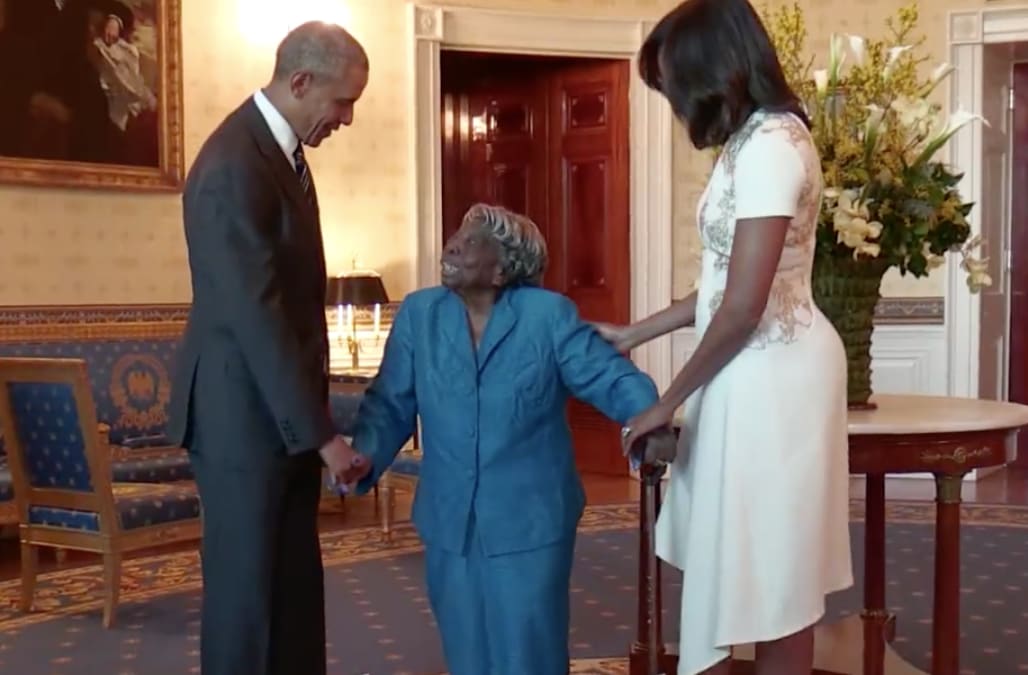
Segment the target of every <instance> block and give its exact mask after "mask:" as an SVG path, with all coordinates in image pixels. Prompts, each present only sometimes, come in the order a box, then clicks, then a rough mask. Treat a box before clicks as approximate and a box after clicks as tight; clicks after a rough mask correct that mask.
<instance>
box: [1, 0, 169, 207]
mask: <svg viewBox="0 0 1028 675" xmlns="http://www.w3.org/2000/svg"><path fill="white" fill-rule="evenodd" d="M179 3H180V0H0V82H2V83H3V105H0V182H3V183H18V184H30V185H43V186H66V187H92V188H115V189H135V190H177V189H179V188H180V187H181V184H182V175H183V158H182V69H181V64H182V57H181V27H180V4H179Z"/></svg>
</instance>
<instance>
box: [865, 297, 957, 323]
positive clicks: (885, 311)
mask: <svg viewBox="0 0 1028 675" xmlns="http://www.w3.org/2000/svg"><path fill="white" fill-rule="evenodd" d="M945 321H946V299H945V298H941V297H934V298H933V297H925V298H882V299H881V300H880V301H879V302H878V307H877V308H876V309H875V323H876V324H943V323H945Z"/></svg>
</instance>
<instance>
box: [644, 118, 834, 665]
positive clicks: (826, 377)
mask: <svg viewBox="0 0 1028 675" xmlns="http://www.w3.org/2000/svg"><path fill="white" fill-rule="evenodd" d="M821 190H822V184H821V166H820V161H819V158H818V154H817V149H816V147H815V146H814V143H813V139H812V138H811V136H810V133H809V131H808V130H807V128H806V126H805V125H804V124H803V122H802V121H801V120H800V119H799V118H797V117H795V116H794V115H791V114H788V113H770V112H765V111H757V112H756V113H754V114H753V115H752V116H751V117H750V119H749V120H748V121H747V122H746V123H745V124H744V126H743V128H741V129H740V130H739V131H738V132H736V133H735V134H734V135H733V136H732V138H730V139H729V141H728V142H727V143H726V145H725V147H724V148H723V151H722V154H721V156H720V157H719V158H718V162H717V165H716V166H715V168H714V171H713V174H712V175H711V178H710V181H709V182H708V184H707V187H706V190H705V192H704V194H703V196H702V197H701V199H700V204H699V207H698V221H699V229H700V236H701V239H702V243H703V262H702V272H701V277H700V286H699V291H698V292H699V295H698V300H697V304H696V330H697V332H698V333H699V334H700V335H702V334H703V332H704V331H705V330H706V327H707V326H708V325H709V323H710V320H711V317H712V316H713V315H714V313H715V312H716V311H717V308H718V305H719V303H720V302H721V299H722V298H723V296H724V289H725V282H726V278H727V272H728V265H729V259H730V254H731V251H732V241H733V238H734V235H735V231H736V227H737V221H739V220H742V219H748V218H759V217H764V216H788V217H791V218H792V223H791V224H790V226H789V230H788V233H787V235H786V239H785V247H784V250H783V252H782V256H781V259H780V261H779V264H778V269H777V272H776V275H775V279H774V284H773V286H772V288H771V294H770V297H769V298H768V303H767V308H766V309H765V311H764V315H763V319H762V321H761V323H760V326H759V328H758V329H757V330H756V331H755V333H754V334H753V336H752V337H751V339H750V340H749V343H748V344H747V345H746V347H745V348H744V349H743V350H742V351H741V352H740V353H739V354H738V355H737V356H736V357H735V358H734V359H732V361H731V362H730V363H729V364H728V365H727V366H725V367H724V368H723V369H722V370H721V371H720V372H719V373H718V374H717V375H716V376H715V377H714V379H713V380H711V382H710V383H709V384H707V385H706V386H705V387H704V388H702V389H701V390H699V391H697V392H696V393H695V394H693V395H692V396H691V397H690V398H689V400H688V401H687V402H686V405H685V421H686V429H685V430H684V432H683V436H682V444H681V447H680V451H679V455H678V457H677V458H676V460H675V462H674V463H673V464H672V466H671V471H670V474H669V478H668V486H667V495H666V497H665V500H664V504H663V506H662V507H661V512H660V517H659V519H658V522H657V533H656V539H657V553H658V555H659V556H660V557H661V558H663V559H664V560H666V561H667V562H668V563H670V564H671V565H673V566H675V567H677V568H679V569H681V570H682V572H683V591H682V608H681V636H680V638H679V641H680V642H679V650H680V652H681V656H680V661H679V667H678V675H694V674H695V673H699V672H702V671H703V670H705V669H707V668H709V667H710V666H712V665H714V664H715V663H717V662H718V661H720V660H722V659H724V658H725V657H727V656H728V654H729V651H728V647H729V646H731V645H736V644H748V643H751V642H762V641H768V640H774V639H778V638H781V637H785V636H787V635H791V634H792V633H795V632H796V631H797V630H799V629H801V628H803V627H805V626H808V625H810V624H812V623H814V622H816V621H817V620H818V619H819V618H820V617H821V616H822V615H823V614H824V608H825V595H826V594H829V593H832V592H834V591H838V590H842V589H844V588H848V587H849V586H851V585H852V583H853V572H852V565H851V556H850V540H849V531H848V527H849V517H848V472H849V469H848V460H847V431H846V424H847V422H846V416H847V410H846V358H845V352H844V350H843V346H842V342H841V340H840V339H839V336H838V334H837V333H836V332H835V329H834V328H833V327H832V325H831V324H830V323H829V322H828V320H827V319H826V318H825V317H824V315H822V314H821V312H820V311H819V310H818V309H817V307H816V306H815V305H814V301H813V297H812V293H811V287H810V276H811V266H812V264H813V256H814V245H815V227H816V223H817V217H818V212H819V209H820V204H821ZM742 226H744V227H753V226H759V225H757V224H755V223H751V224H747V223H743V224H742Z"/></svg>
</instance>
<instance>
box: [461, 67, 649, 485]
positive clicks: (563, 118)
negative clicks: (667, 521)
mask: <svg viewBox="0 0 1028 675" xmlns="http://www.w3.org/2000/svg"><path fill="white" fill-rule="evenodd" d="M628 74H629V69H628V62H627V61H606V60H593V59H590V60H575V59H558V58H539V57H510V56H501V55H484V54H468V53H455V52H444V58H443V88H442V89H443V118H442V119H443V139H442V144H443V145H442V147H443V167H444V175H443V214H444V232H443V235H444V238H448V237H449V236H450V235H451V234H452V233H453V232H454V231H455V230H456V229H457V228H458V227H459V226H460V219H461V217H462V216H463V214H464V212H465V211H466V210H467V208H468V206H470V205H471V204H472V203H474V202H476V201H484V202H489V203H494V204H500V205H502V206H506V207H507V208H509V209H512V210H514V211H519V212H521V213H524V214H526V215H528V216H529V217H530V218H532V220H533V221H535V223H536V224H537V225H538V226H539V228H540V230H542V233H543V236H544V237H545V238H546V242H547V246H548V248H549V254H550V262H549V267H548V269H547V273H546V277H545V279H544V285H545V286H546V287H547V288H549V289H551V290H554V291H557V292H560V293H564V294H565V295H567V296H568V297H569V298H571V299H572V300H573V301H574V302H575V303H576V304H577V306H578V308H579V311H580V313H581V315H582V316H583V318H585V319H587V320H597V321H610V322H619V323H623V322H627V321H628V320H629V318H630V314H629V292H630V287H629V284H630V281H629V232H628V187H629V186H628ZM568 419H569V422H570V424H571V428H572V433H573V436H574V443H575V454H576V463H577V465H578V468H579V470H580V471H583V472H592V473H607V474H614V475H621V476H623V475H625V474H626V473H627V466H626V462H625V460H624V458H623V457H622V456H621V448H620V440H619V434H618V427H617V425H616V424H613V423H611V422H610V421H609V420H607V419H606V418H605V417H604V416H603V415H602V414H600V413H599V412H598V411H596V410H595V409H593V408H592V407H590V406H588V405H586V404H584V403H581V402H578V401H573V402H572V403H571V404H570V406H569V410H568Z"/></svg>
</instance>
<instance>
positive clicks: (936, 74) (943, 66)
mask: <svg viewBox="0 0 1028 675" xmlns="http://www.w3.org/2000/svg"><path fill="white" fill-rule="evenodd" d="M954 70H955V68H954V67H953V64H950V63H947V62H945V61H943V62H942V63H940V64H939V65H937V66H935V69H934V70H933V71H932V75H931V78H929V84H928V91H927V92H926V93H931V92H932V91H934V90H935V88H936V87H938V86H939V84H940V83H941V82H942V81H943V80H945V79H946V78H947V77H949V76H950V73H952V72H953V71H954Z"/></svg>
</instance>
